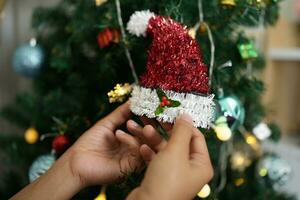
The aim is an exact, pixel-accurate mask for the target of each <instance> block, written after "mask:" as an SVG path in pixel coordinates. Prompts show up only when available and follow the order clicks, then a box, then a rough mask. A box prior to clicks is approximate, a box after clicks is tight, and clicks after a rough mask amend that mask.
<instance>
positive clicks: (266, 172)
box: [259, 168, 268, 177]
mask: <svg viewBox="0 0 300 200" xmlns="http://www.w3.org/2000/svg"><path fill="white" fill-rule="evenodd" d="M267 174H268V170H267V169H266V168H261V169H260V170H259V175H260V176H262V177H264V176H266V175H267Z"/></svg>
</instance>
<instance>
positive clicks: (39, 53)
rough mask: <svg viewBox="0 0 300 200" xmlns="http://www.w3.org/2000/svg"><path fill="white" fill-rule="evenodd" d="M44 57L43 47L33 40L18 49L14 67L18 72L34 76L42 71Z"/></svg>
mask: <svg viewBox="0 0 300 200" xmlns="http://www.w3.org/2000/svg"><path fill="white" fill-rule="evenodd" d="M44 59H45V54H44V50H43V49H42V47H41V46H40V45H37V44H36V42H32V41H31V42H30V43H28V44H25V45H22V46H21V47H19V48H18V49H17V50H16V52H15V53H14V56H13V68H14V70H15V71H16V72H17V73H18V74H21V75H23V76H26V77H28V78H34V77H36V76H37V75H38V74H39V73H40V72H41V70H42V66H43V62H44Z"/></svg>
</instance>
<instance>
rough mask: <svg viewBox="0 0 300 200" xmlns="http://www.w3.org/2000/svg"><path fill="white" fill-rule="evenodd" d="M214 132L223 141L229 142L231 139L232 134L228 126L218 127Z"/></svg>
mask: <svg viewBox="0 0 300 200" xmlns="http://www.w3.org/2000/svg"><path fill="white" fill-rule="evenodd" d="M214 131H215V132H216V134H217V138H218V139H219V140H221V141H227V140H229V139H230V138H231V135H232V132H231V130H230V128H229V127H228V126H225V125H218V126H216V127H214Z"/></svg>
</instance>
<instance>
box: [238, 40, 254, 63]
mask: <svg viewBox="0 0 300 200" xmlns="http://www.w3.org/2000/svg"><path fill="white" fill-rule="evenodd" d="M238 49H239V52H240V54H241V57H242V59H243V60H252V59H255V58H257V57H258V52H257V50H256V48H255V45H254V42H253V41H249V42H247V43H240V44H239V45H238Z"/></svg>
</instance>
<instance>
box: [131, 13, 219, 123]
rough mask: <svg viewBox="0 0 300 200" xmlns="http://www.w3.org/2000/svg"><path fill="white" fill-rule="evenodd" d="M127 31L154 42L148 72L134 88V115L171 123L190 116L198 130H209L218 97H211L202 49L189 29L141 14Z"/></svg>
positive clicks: (132, 99) (149, 54)
mask: <svg viewBox="0 0 300 200" xmlns="http://www.w3.org/2000/svg"><path fill="white" fill-rule="evenodd" d="M127 30H128V31H129V32H130V33H131V34H134V35H136V36H147V35H148V36H151V37H152V38H153V41H152V44H151V46H150V49H149V51H148V61H147V70H146V72H145V73H144V74H143V75H142V76H141V77H140V80H139V85H135V86H134V87H133V91H132V97H131V99H130V101H131V110H132V112H133V113H135V114H136V115H139V116H147V117H149V118H156V119H157V120H159V121H161V122H169V123H173V122H174V121H175V119H176V117H177V116H178V115H179V114H181V113H187V114H189V115H190V116H191V117H192V118H193V121H194V125H195V127H202V128H208V127H209V126H210V124H211V122H212V120H213V116H214V102H213V97H214V95H212V94H209V77H208V68H207V66H206V65H205V64H204V63H203V59H202V57H201V53H200V48H199V46H198V44H197V41H196V40H195V39H193V38H192V37H190V36H189V34H188V30H187V28H186V27H185V26H183V25H182V24H180V23H178V22H176V21H174V20H173V19H171V18H170V17H163V16H157V15H155V14H154V13H152V12H150V11H137V12H135V13H134V14H133V15H132V16H131V18H130V20H129V22H128V24H127Z"/></svg>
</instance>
